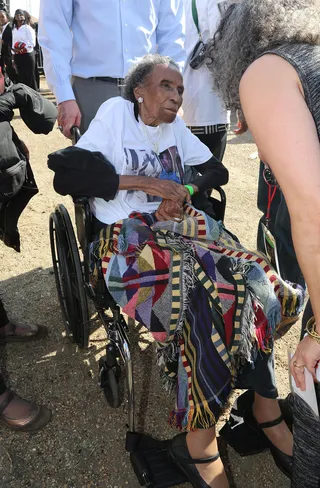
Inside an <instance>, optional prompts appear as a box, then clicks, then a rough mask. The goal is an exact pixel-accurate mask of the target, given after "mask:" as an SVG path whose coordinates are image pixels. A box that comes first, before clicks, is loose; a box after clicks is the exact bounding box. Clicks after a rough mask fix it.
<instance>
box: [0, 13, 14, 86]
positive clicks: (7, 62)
mask: <svg viewBox="0 0 320 488" xmlns="http://www.w3.org/2000/svg"><path fill="white" fill-rule="evenodd" d="M0 25H1V27H2V34H1V40H2V43H1V54H0V67H1V69H2V72H3V73H4V74H5V75H6V76H8V77H9V78H10V80H11V81H13V82H15V79H16V72H15V69H14V67H13V63H12V61H13V60H12V26H11V23H10V18H9V15H8V13H7V12H6V11H5V10H0Z"/></svg>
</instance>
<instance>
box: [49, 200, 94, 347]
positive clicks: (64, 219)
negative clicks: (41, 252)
mask: <svg viewBox="0 0 320 488" xmlns="http://www.w3.org/2000/svg"><path fill="white" fill-rule="evenodd" d="M49 226H50V227H49V230H50V244H51V255H52V263H53V269H54V275H55V280H56V287H57V292H58V298H59V302H60V307H61V310H62V314H63V318H64V322H65V328H66V332H67V335H68V337H69V338H70V339H71V340H72V341H73V342H75V343H76V344H78V346H79V347H80V348H82V349H83V348H87V347H88V342H89V313H88V304H87V297H86V293H85V289H84V283H83V274H82V266H81V262H80V256H79V251H78V247H77V243H76V238H75V235H74V231H73V227H72V224H71V220H70V216H69V213H68V211H67V209H66V208H65V207H64V205H58V206H57V208H56V209H55V212H54V213H52V214H51V216H50V222H49Z"/></svg>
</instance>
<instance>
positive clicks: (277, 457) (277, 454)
mask: <svg viewBox="0 0 320 488" xmlns="http://www.w3.org/2000/svg"><path fill="white" fill-rule="evenodd" d="M282 421H284V417H283V416H282V415H280V417H278V418H277V419H275V420H272V421H271V422H263V423H261V424H259V423H258V422H257V420H256V418H255V417H254V415H253V412H252V410H251V412H247V413H246V417H245V422H246V423H247V424H248V425H250V427H251V428H252V429H255V430H256V431H257V432H259V433H260V434H262V435H263V437H264V438H265V441H266V444H267V445H268V448H269V450H270V452H271V454H272V457H273V460H274V462H275V463H276V465H277V467H278V468H279V469H280V471H282V473H283V474H285V475H286V476H288V478H290V479H291V477H292V470H293V456H289V455H288V454H285V453H284V452H282V451H280V449H278V448H277V447H276V446H274V445H273V444H272V442H271V441H270V440H269V439H268V437H267V436H266V435H265V433H264V432H263V429H268V428H270V427H275V426H276V425H279V424H280V423H281V422H282Z"/></svg>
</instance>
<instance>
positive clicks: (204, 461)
mask: <svg viewBox="0 0 320 488" xmlns="http://www.w3.org/2000/svg"><path fill="white" fill-rule="evenodd" d="M219 457H220V453H219V452H217V454H215V455H214V456H210V457H207V458H200V459H193V458H192V457H190V458H189V459H186V460H183V462H184V463H185V464H208V463H213V462H214V461H217V459H219Z"/></svg>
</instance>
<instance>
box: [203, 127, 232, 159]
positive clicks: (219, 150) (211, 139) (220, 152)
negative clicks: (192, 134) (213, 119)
mask: <svg viewBox="0 0 320 488" xmlns="http://www.w3.org/2000/svg"><path fill="white" fill-rule="evenodd" d="M196 136H197V138H198V139H200V141H201V142H203V144H205V145H206V146H207V148H208V149H210V151H211V152H212V154H213V155H214V157H215V158H217V160H218V161H220V163H222V160H223V156H224V152H225V150H226V145H227V131H226V130H224V131H220V132H215V133H214V134H196Z"/></svg>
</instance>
